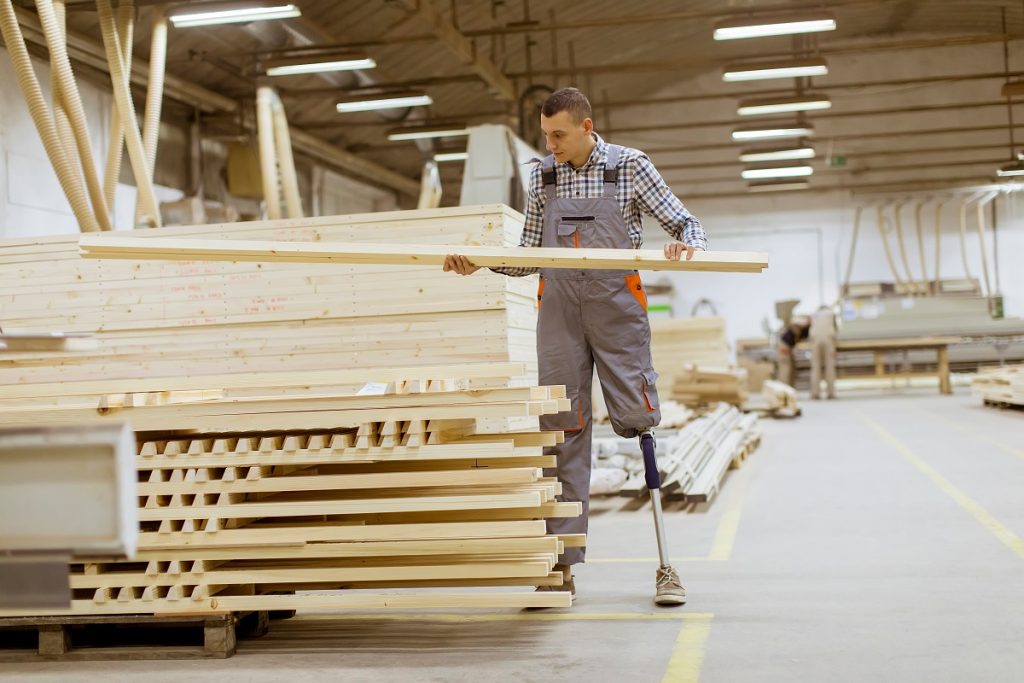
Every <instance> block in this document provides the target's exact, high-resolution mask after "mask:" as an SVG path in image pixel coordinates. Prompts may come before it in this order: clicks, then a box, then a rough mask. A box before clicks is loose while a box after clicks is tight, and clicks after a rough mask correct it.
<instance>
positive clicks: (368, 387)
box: [356, 382, 388, 396]
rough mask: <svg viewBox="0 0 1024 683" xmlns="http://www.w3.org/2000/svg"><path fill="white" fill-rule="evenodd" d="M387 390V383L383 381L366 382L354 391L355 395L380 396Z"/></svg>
mask: <svg viewBox="0 0 1024 683" xmlns="http://www.w3.org/2000/svg"><path fill="white" fill-rule="evenodd" d="M387 390H388V385H387V383H385V382H367V383H366V384H364V385H363V388H362V389H360V390H359V391H358V392H356V396H380V395H381V394H383V393H384V392H386V391H387Z"/></svg>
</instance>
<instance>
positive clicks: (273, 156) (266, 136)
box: [256, 85, 281, 220]
mask: <svg viewBox="0 0 1024 683" xmlns="http://www.w3.org/2000/svg"><path fill="white" fill-rule="evenodd" d="M273 95H274V91H273V90H272V89H271V88H270V87H269V86H265V85H262V86H260V87H259V88H257V89H256V134H257V136H258V138H259V146H260V171H261V175H262V178H263V198H264V200H266V202H267V218H268V219H270V220H274V219H277V218H280V217H281V195H280V192H279V190H278V179H277V153H276V149H275V145H274V117H273V114H272V113H271V111H270V108H271V102H272V101H273Z"/></svg>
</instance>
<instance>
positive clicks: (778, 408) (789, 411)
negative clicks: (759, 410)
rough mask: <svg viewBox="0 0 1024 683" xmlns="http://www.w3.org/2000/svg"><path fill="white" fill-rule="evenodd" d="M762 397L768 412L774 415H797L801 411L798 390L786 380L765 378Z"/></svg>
mask: <svg viewBox="0 0 1024 683" xmlns="http://www.w3.org/2000/svg"><path fill="white" fill-rule="evenodd" d="M761 398H762V399H763V400H764V404H765V409H766V410H767V412H768V414H769V415H771V416H773V417H797V416H798V415H800V413H801V410H800V403H799V402H798V401H797V396H796V390H795V389H794V388H793V387H791V386H789V385H788V384H786V383H784V382H779V381H777V380H774V379H769V380H765V382H764V384H763V385H762V387H761Z"/></svg>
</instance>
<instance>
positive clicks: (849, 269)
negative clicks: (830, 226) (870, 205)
mask: <svg viewBox="0 0 1024 683" xmlns="http://www.w3.org/2000/svg"><path fill="white" fill-rule="evenodd" d="M863 213H864V207H863V206H858V207H857V210H856V211H854V213H853V237H852V239H851V240H850V258H849V259H848V260H847V262H846V278H845V279H844V280H843V291H844V292H845V291H847V290H848V289H849V287H850V276H851V275H852V274H853V256H854V254H855V253H857V239H858V238H859V237H860V219H861V215H862V214H863Z"/></svg>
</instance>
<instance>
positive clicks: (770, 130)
mask: <svg viewBox="0 0 1024 683" xmlns="http://www.w3.org/2000/svg"><path fill="white" fill-rule="evenodd" d="M811 135H814V129H813V128H811V127H810V126H772V127H767V126H764V127H759V128H737V129H736V130H734V131H733V132H732V139H733V140H736V141H737V142H739V141H742V140H770V139H772V138H803V137H808V136H811Z"/></svg>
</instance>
